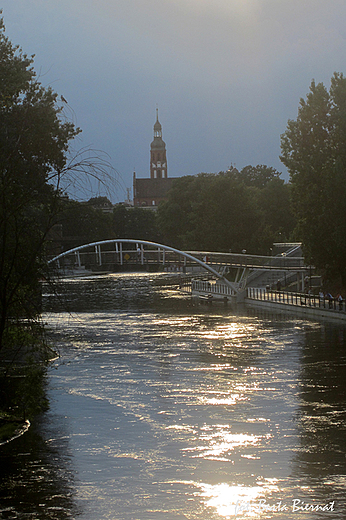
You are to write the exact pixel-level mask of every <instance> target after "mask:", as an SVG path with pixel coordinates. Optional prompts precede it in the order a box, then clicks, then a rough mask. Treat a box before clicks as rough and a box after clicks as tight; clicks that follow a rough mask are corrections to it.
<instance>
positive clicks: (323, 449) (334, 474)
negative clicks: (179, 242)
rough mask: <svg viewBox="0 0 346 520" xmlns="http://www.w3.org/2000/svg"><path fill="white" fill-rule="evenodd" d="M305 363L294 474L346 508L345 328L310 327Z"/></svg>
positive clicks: (335, 326)
mask: <svg viewBox="0 0 346 520" xmlns="http://www.w3.org/2000/svg"><path fill="white" fill-rule="evenodd" d="M301 363H302V365H301V378H300V379H301V385H302V386H301V405H300V408H299V411H298V428H299V431H300V439H301V447H300V450H299V451H298V452H297V455H296V457H295V460H294V464H293V476H294V477H299V478H300V479H302V478H303V479H304V480H305V482H304V484H306V485H308V484H309V483H311V482H314V485H316V486H318V485H320V486H321V488H320V489H321V493H322V494H323V495H325V496H326V499H327V500H333V499H336V497H337V496H340V499H341V497H342V498H343V502H344V504H345V491H346V489H345V487H346V455H345V446H346V406H345V405H346V370H345V365H346V328H344V327H343V326H341V325H332V324H326V325H321V326H317V327H315V328H308V329H307V331H306V334H305V345H304V347H303V352H302V358H301ZM306 479H307V481H306ZM340 507H341V504H340Z"/></svg>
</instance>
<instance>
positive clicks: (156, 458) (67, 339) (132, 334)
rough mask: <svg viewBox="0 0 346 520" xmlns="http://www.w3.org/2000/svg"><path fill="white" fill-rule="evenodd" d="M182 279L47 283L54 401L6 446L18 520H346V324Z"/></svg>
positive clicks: (6, 496)
mask: <svg viewBox="0 0 346 520" xmlns="http://www.w3.org/2000/svg"><path fill="white" fill-rule="evenodd" d="M174 283H176V281H175V280H174V279H171V278H170V277H168V276H165V275H147V274H140V275H138V274H137V275H128V274H127V275H110V276H106V277H95V278H92V279H89V280H86V279H77V280H69V281H65V282H64V283H63V284H61V286H60V287H59V290H58V294H57V293H54V294H53V292H50V291H49V290H48V288H47V293H46V296H45V300H46V313H45V316H44V318H45V320H46V321H47V323H48V325H49V328H50V331H51V332H50V337H51V341H53V342H54V343H55V345H56V347H57V348H58V350H59V353H60V358H59V359H58V360H57V361H56V362H55V363H54V364H53V366H52V367H51V369H50V370H49V378H48V393H49V397H50V400H51V408H50V411H49V412H47V413H46V414H44V415H43V416H42V417H41V418H40V419H39V420H38V421H37V422H36V424H34V425H33V427H32V428H31V429H30V430H31V431H30V432H29V433H28V434H26V435H24V436H23V437H22V438H21V439H18V441H15V443H13V446H9V445H8V446H6V448H5V449H2V452H1V453H0V456H1V462H2V464H3V467H4V468H6V470H5V471H4V472H3V478H2V486H1V500H0V504H1V505H2V506H3V507H2V515H3V518H54V519H57V520H60V519H64V518H71V517H72V518H79V519H81V520H101V519H102V520H103V519H112V520H115V519H116V520H135V519H138V520H156V519H158V520H159V519H160V520H173V519H174V520H175V519H200V520H207V519H208V520H209V519H211V520H214V519H215V520H224V519H227V518H235V517H240V518H261V519H266V518H273V519H277V520H281V519H292V518H304V519H308V520H311V519H315V518H331V519H333V520H334V519H338V520H339V519H340V520H341V519H343V518H345V503H346V500H345V496H346V495H345V491H346V478H345V475H346V442H345V440H346V435H345V431H346V428H345V426H346V420H345V415H346V414H345V400H346V399H345V389H346V384H345V374H346V371H345V357H346V356H345V328H344V327H343V326H340V325H333V324H328V323H317V322H313V321H305V320H302V319H298V318H294V317H292V316H285V315H275V314H267V313H263V312H260V311H259V312H256V311H254V310H247V309H238V310H237V311H236V312H235V311H234V310H232V309H230V308H224V307H217V306H214V307H200V306H194V305H192V302H191V301H190V299H189V297H187V296H184V295H181V294H179V293H177V292H176V291H175V290H173V289H174V288H173V285H174ZM172 284H173V285H172ZM22 484H25V490H24V491H23V487H21V486H22ZM305 506H307V507H308V508H310V509H311V508H314V509H315V511H304V510H302V508H304V507H305ZM323 507H324V509H325V510H324V511H322V510H321V509H322V508H323ZM316 509H320V511H316ZM6 515H7V516H6Z"/></svg>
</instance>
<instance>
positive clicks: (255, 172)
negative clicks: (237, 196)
mask: <svg viewBox="0 0 346 520" xmlns="http://www.w3.org/2000/svg"><path fill="white" fill-rule="evenodd" d="M280 175H281V173H280V172H279V171H277V170H275V168H272V167H271V166H266V165H263V164H258V165H257V166H251V165H249V166H245V167H244V168H242V170H241V171H240V172H237V178H238V179H239V180H240V181H242V182H244V184H246V185H247V186H255V187H256V188H264V187H265V186H266V185H267V184H268V182H270V181H272V180H273V179H279V177H280Z"/></svg>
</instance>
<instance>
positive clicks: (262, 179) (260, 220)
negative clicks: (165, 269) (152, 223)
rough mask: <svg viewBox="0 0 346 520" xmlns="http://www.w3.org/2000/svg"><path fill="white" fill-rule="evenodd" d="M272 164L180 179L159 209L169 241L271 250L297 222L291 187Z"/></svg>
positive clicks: (216, 248) (184, 246)
mask: <svg viewBox="0 0 346 520" xmlns="http://www.w3.org/2000/svg"><path fill="white" fill-rule="evenodd" d="M278 175H279V174H278V172H276V170H274V169H272V168H268V167H267V166H256V167H252V166H251V167H250V166H248V167H246V168H245V173H244V172H243V170H242V172H240V173H239V172H238V171H237V170H236V169H235V168H231V169H230V170H229V171H227V172H220V173H218V174H205V173H202V174H199V175H197V176H194V177H192V176H191V177H182V178H180V179H177V180H176V181H175V183H174V184H173V186H172V189H171V191H170V193H169V197H168V200H167V201H166V202H164V203H162V204H161V205H160V206H159V209H158V220H159V227H160V231H161V233H162V235H163V237H164V241H165V243H169V244H171V245H172V246H175V247H177V248H181V249H190V250H192V249H196V250H204V251H208V250H209V251H229V250H230V249H231V250H232V251H241V250H242V249H246V250H248V251H249V252H250V251H251V252H252V253H267V252H268V250H269V248H270V246H271V244H272V242H273V240H275V239H287V238H288V236H289V234H290V232H291V231H292V229H293V227H294V219H293V217H292V215H291V213H290V209H289V187H288V186H287V185H285V184H284V182H283V181H282V180H281V179H279V178H278Z"/></svg>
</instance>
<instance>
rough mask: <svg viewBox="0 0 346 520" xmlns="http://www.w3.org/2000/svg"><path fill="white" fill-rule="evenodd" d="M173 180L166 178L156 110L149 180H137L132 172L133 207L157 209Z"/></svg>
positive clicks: (164, 149) (164, 154)
mask: <svg viewBox="0 0 346 520" xmlns="http://www.w3.org/2000/svg"><path fill="white" fill-rule="evenodd" d="M173 180H174V179H173V178H169V177H168V170H167V157H166V144H165V142H164V141H163V139H162V126H161V123H160V122H159V111H158V109H156V123H155V124H154V140H153V141H152V143H151V145H150V178H149V179H137V178H136V173H135V172H134V174H133V205H134V206H140V207H148V208H150V209H154V210H155V209H157V206H158V205H159V203H160V202H161V201H163V200H165V199H166V196H167V192H168V191H169V189H170V188H171V186H172V182H173Z"/></svg>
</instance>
